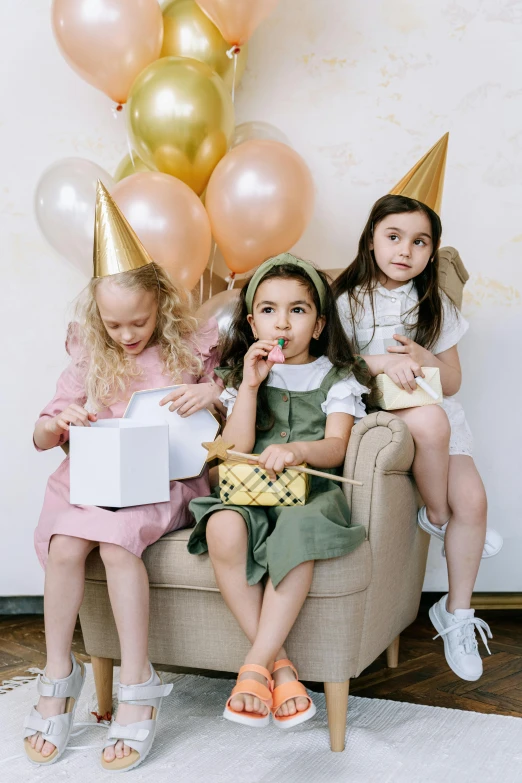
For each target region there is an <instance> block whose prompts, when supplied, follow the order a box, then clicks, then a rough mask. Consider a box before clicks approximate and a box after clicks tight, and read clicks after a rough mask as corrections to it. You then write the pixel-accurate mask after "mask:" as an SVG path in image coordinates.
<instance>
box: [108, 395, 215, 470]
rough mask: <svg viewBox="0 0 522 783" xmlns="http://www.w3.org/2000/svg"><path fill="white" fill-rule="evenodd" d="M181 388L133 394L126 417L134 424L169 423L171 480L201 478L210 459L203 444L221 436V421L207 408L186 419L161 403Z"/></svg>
mask: <svg viewBox="0 0 522 783" xmlns="http://www.w3.org/2000/svg"><path fill="white" fill-rule="evenodd" d="M177 388H178V386H166V387H164V388H162V389H147V390H145V391H137V392H134V394H133V395H132V397H131V398H130V400H129V404H128V405H127V409H126V411H125V413H124V414H123V416H124V418H125V419H129V420H131V421H136V422H138V421H140V422H148V423H149V424H153V423H158V424H167V425H168V428H169V463H170V468H169V471H170V472H169V476H170V480H171V481H174V480H178V481H179V480H181V479H189V478H196V476H200V475H201V472H202V470H203V468H204V467H205V462H206V459H207V450H206V449H205V448H204V447H203V446H202V445H201V444H202V443H204V442H209V441H213V440H214V439H215V437H216V435H217V434H218V430H219V422H218V420H217V419H216V417H215V416H213V414H212V413H211V412H210V411H208V410H207V409H206V408H203V409H202V410H200V411H197V412H196V413H193V414H192V415H191V416H188V417H187V418H183V417H182V416H180V415H179V413H178V412H177V411H169V405H170V403H168V404H167V405H160V404H159V403H160V401H161V400H162V399H163V398H164V397H166V396H167V394H168V393H169V392H171V391H173V390H174V389H177Z"/></svg>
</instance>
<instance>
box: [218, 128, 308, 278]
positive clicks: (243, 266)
mask: <svg viewBox="0 0 522 783" xmlns="http://www.w3.org/2000/svg"><path fill="white" fill-rule="evenodd" d="M205 206H206V208H207V212H208V215H209V218H210V225H211V227H212V233H213V235H214V239H215V240H216V243H217V245H218V247H219V249H220V250H221V252H222V253H223V256H224V258H225V261H226V263H227V266H228V267H229V269H231V270H232V271H233V272H236V273H240V272H247V271H248V270H249V269H252V268H253V267H254V266H257V265H258V264H260V263H261V262H262V261H264V260H265V259H266V258H269V257H270V256H275V255H277V254H278V253H284V252H285V251H287V250H290V248H291V247H293V245H295V243H296V242H297V240H298V239H299V238H300V237H301V235H302V234H303V232H304V230H305V228H306V226H307V225H308V223H309V221H310V219H311V217H312V213H313V209H314V183H313V180H312V175H311V173H310V170H309V168H308V166H307V165H306V163H305V162H304V160H303V159H302V157H301V156H300V155H298V153H297V152H296V151H295V150H293V149H292V148H291V147H288V146H287V145H286V144H281V142H279V141H271V140H267V139H256V140H252V141H246V142H244V144H240V145H239V146H238V147H235V148H234V149H233V150H231V151H230V152H229V153H228V154H227V155H225V157H224V158H223V159H222V160H221V161H220V162H219V163H218V165H217V166H216V168H215V169H214V171H213V173H212V176H211V178H210V182H209V183H208V188H207V195H206V198H205Z"/></svg>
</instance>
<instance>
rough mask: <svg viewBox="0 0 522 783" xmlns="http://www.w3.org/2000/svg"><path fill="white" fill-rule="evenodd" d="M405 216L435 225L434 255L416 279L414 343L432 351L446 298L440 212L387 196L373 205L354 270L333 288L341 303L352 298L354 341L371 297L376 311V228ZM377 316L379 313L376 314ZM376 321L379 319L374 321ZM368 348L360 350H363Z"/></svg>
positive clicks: (361, 347) (354, 261) (344, 275)
mask: <svg viewBox="0 0 522 783" xmlns="http://www.w3.org/2000/svg"><path fill="white" fill-rule="evenodd" d="M404 212H422V213H423V214H424V215H426V217H427V218H428V220H429V221H430V225H431V237H432V242H433V248H434V251H433V255H432V257H431V260H430V261H429V263H428V264H427V265H426V268H425V269H424V270H423V271H422V272H421V273H420V275H417V277H414V278H413V281H412V282H413V285H414V286H415V288H416V290H417V296H418V300H419V302H418V305H416V310H417V320H416V322H415V324H414V325H413V326H412V331H413V333H414V337H413V339H414V340H415V342H416V343H419V345H422V346H423V348H427V349H430V348H432V347H433V346H434V345H435V343H436V342H437V339H438V338H439V336H440V333H441V330H442V319H443V309H442V297H441V291H440V287H439V257H438V247H439V244H440V237H441V234H442V224H441V222H440V218H439V216H438V215H437V213H436V212H434V211H433V210H432V209H430V208H429V207H428V206H426V205H425V204H422V203H421V202H420V201H416V200H415V199H412V198H407V197H406V196H391V195H388V196H383V197H382V198H380V199H379V200H378V201H376V202H375V204H374V205H373V207H372V209H371V212H370V216H369V217H368V222H367V223H366V226H365V227H364V230H363V232H362V234H361V238H360V240H359V249H358V251H357V255H356V257H355V259H354V260H353V261H352V263H351V264H350V266H349V267H348V268H347V269H345V270H344V272H343V273H342V274H341V275H339V277H338V278H337V280H336V281H335V283H334V284H333V291H334V296H335V298H336V299H337V298H338V297H339V296H341V294H344V293H347V294H348V302H349V305H350V313H351V319H352V324H353V327H354V328H353V334H354V340H356V338H355V334H356V329H355V324H356V322H357V316H358V315H359V316H360V314H361V312H362V310H363V303H364V298H365V296H366V295H368V297H369V299H370V302H371V306H372V311H374V301H373V294H374V291H375V289H376V288H377V286H378V284H379V276H380V275H381V274H382V272H381V270H380V269H379V267H378V265H377V262H376V260H375V256H374V254H373V250H371V249H370V246H371V244H372V240H373V232H374V231H375V228H376V226H377V225H378V224H379V223H380V222H381V221H382V220H384V218H386V217H388V215H397V214H401V213H404ZM374 314H375V312H374ZM374 321H375V319H374ZM364 347H365V346H358V348H359V349H361V350H363V349H364Z"/></svg>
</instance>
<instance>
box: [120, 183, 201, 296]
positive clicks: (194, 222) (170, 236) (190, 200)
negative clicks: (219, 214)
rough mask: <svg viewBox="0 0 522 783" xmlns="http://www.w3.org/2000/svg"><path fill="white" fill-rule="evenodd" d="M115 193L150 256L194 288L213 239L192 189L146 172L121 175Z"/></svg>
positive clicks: (173, 277)
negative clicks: (128, 175) (127, 175)
mask: <svg viewBox="0 0 522 783" xmlns="http://www.w3.org/2000/svg"><path fill="white" fill-rule="evenodd" d="M111 193H112V196H113V197H114V200H115V201H116V203H117V205H118V206H119V207H120V209H121V210H122V212H123V214H124V215H125V217H126V218H127V220H128V221H129V223H130V224H131V226H132V228H133V229H134V231H135V232H136V234H137V235H138V237H139V238H140V239H141V241H142V242H143V244H144V246H145V248H146V250H148V252H149V253H150V255H151V256H152V258H153V259H154V260H155V261H157V263H158V264H161V266H163V267H164V268H165V269H166V270H167V272H168V273H169V275H170V276H171V278H172V280H173V281H174V282H175V283H177V284H178V285H182V286H184V287H185V288H186V289H188V290H192V289H193V288H194V286H195V285H196V283H197V282H198V280H199V278H200V277H201V275H202V274H203V271H204V269H205V267H206V265H207V261H208V257H209V253H210V245H211V240H212V238H211V234H210V224H209V220H208V217H207V213H206V212H205V207H204V206H203V204H202V203H201V201H200V199H199V198H198V197H197V196H196V194H195V193H194V191H193V190H191V188H189V186H188V185H185V183H184V182H181V180H179V179H176V178H175V177H171V176H170V175H169V174H160V173H159V172H155V171H154V172H153V171H150V172H149V171H143V172H139V173H138V174H132V175H131V176H130V177H125V179H122V180H121V182H118V183H117V185H115V186H114V188H113V189H112V191H111Z"/></svg>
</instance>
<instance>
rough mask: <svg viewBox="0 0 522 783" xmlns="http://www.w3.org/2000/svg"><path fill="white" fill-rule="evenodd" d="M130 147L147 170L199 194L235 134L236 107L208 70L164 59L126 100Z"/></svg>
mask: <svg viewBox="0 0 522 783" xmlns="http://www.w3.org/2000/svg"><path fill="white" fill-rule="evenodd" d="M127 128H128V133H129V138H130V142H131V144H132V147H133V149H135V150H136V151H137V153H138V155H139V156H140V158H142V160H143V161H144V162H145V163H146V164H147V165H149V166H151V167H153V168H155V169H157V170H158V171H162V172H164V173H165V174H171V175H172V176H173V177H177V178H178V179H181V180H182V181H183V182H185V183H186V184H187V185H189V187H191V188H192V190H194V191H195V192H196V193H197V194H198V196H199V195H201V193H203V191H204V190H205V188H206V186H207V183H208V181H209V179H210V175H211V174H212V171H213V170H214V168H215V167H216V165H217V163H218V162H219V161H220V160H221V158H222V157H223V156H224V155H225V153H226V151H227V149H228V146H229V144H230V141H231V139H232V135H233V133H234V104H233V103H232V98H231V97H230V93H229V91H228V89H227V87H226V86H225V83H224V82H223V80H222V79H221V77H219V76H218V75H217V74H216V73H214V71H213V70H212V69H211V68H210V66H208V65H206V64H205V63H201V62H199V61H197V60H193V59H190V58H188V57H163V58H162V59H161V60H157V61H156V62H155V63H152V65H149V67H148V68H145V70H144V71H143V72H142V73H141V74H140V75H139V76H138V78H137V79H136V81H135V82H134V84H133V86H132V90H131V92H130V95H129V101H128V111H127Z"/></svg>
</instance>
